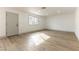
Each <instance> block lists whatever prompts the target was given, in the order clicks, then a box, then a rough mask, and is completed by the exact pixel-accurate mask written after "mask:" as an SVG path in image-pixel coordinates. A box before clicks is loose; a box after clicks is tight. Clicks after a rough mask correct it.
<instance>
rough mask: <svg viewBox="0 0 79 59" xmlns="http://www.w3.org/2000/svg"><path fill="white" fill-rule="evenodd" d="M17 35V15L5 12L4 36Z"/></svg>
mask: <svg viewBox="0 0 79 59" xmlns="http://www.w3.org/2000/svg"><path fill="white" fill-rule="evenodd" d="M17 34H18V14H16V13H11V12H6V35H7V36H12V35H17Z"/></svg>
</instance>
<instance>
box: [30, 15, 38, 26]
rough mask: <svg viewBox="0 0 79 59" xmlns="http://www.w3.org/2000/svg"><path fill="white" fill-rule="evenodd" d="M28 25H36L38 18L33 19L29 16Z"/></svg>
mask: <svg viewBox="0 0 79 59" xmlns="http://www.w3.org/2000/svg"><path fill="white" fill-rule="evenodd" d="M29 24H30V25H35V24H38V18H37V17H33V16H29Z"/></svg>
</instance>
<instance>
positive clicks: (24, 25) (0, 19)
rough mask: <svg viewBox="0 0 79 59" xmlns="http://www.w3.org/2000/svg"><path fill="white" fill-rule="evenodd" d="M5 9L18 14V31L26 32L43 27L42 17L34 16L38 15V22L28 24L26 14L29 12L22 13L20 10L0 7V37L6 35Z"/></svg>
mask: <svg viewBox="0 0 79 59" xmlns="http://www.w3.org/2000/svg"><path fill="white" fill-rule="evenodd" d="M6 11H8V12H13V13H17V14H18V15H19V33H26V32H29V31H35V30H40V29H44V21H43V19H44V17H41V16H36V17H39V19H40V23H39V24H38V25H35V26H30V25H28V16H29V15H31V14H28V13H24V12H21V11H16V10H13V9H10V8H9V9H8V8H0V36H1V37H2V36H6ZM33 16H35V15H33Z"/></svg>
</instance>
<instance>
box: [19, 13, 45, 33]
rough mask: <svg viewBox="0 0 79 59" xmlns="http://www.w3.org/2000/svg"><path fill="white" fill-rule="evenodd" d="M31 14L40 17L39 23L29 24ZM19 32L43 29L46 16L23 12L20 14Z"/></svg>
mask: <svg viewBox="0 0 79 59" xmlns="http://www.w3.org/2000/svg"><path fill="white" fill-rule="evenodd" d="M29 16H35V17H38V19H39V24H37V25H29V23H28V22H29V19H28V17H29ZM19 26H20V27H19V29H20V30H19V33H26V32H30V31H35V30H41V29H44V17H41V16H36V15H33V14H32V15H30V14H27V13H21V14H20V15H19Z"/></svg>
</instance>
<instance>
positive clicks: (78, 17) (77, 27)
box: [75, 8, 79, 39]
mask: <svg viewBox="0 0 79 59" xmlns="http://www.w3.org/2000/svg"><path fill="white" fill-rule="evenodd" d="M75 34H76V37H77V38H78V39H79V8H77V9H76V14H75Z"/></svg>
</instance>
